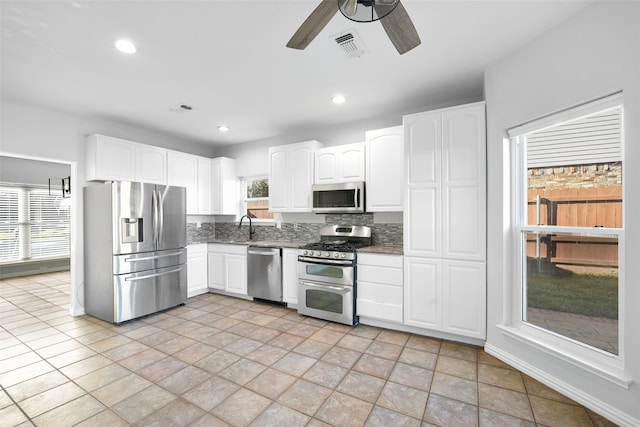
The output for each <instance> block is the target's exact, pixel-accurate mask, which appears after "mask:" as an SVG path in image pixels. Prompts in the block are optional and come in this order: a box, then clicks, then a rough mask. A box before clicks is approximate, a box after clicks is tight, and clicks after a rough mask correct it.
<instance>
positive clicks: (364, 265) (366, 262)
mask: <svg viewBox="0 0 640 427" xmlns="http://www.w3.org/2000/svg"><path fill="white" fill-rule="evenodd" d="M402 289H403V272H402V256H401V255H386V254H358V296H357V300H356V306H357V307H356V313H357V314H358V316H364V317H370V318H374V319H380V320H387V321H391V322H396V323H402V321H403V290H402Z"/></svg>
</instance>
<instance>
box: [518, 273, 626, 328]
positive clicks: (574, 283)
mask: <svg viewBox="0 0 640 427" xmlns="http://www.w3.org/2000/svg"><path fill="white" fill-rule="evenodd" d="M527 302H528V306H529V307H531V308H539V309H543V310H554V311H562V312H565V313H574V314H581V315H584V316H590V317H606V318H609V319H616V320H617V319H618V277H617V275H607V274H584V273H580V274H578V273H571V272H566V271H562V270H555V271H554V272H553V273H551V274H538V273H532V272H529V275H528V278H527Z"/></svg>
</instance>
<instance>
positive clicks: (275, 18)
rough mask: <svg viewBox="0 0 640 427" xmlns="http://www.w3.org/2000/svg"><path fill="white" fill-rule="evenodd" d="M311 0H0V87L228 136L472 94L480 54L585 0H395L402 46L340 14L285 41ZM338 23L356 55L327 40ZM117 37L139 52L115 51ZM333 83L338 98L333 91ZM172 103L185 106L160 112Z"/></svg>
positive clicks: (31, 97) (484, 57)
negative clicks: (409, 30) (416, 38)
mask: <svg viewBox="0 0 640 427" xmlns="http://www.w3.org/2000/svg"><path fill="white" fill-rule="evenodd" d="M319 1H320V0H288V1H274V0H254V1H248V0H230V1H222V0H215V1H214V0H208V1H203V0H199V1H191V0H180V1H146V0H137V1H113V0H109V1H81V0H76V1H55V0H53V1H28V0H20V1H7V0H2V1H0V7H1V15H2V17H1V19H2V21H1V22H2V40H1V49H2V50H1V55H2V56H1V59H2V65H1V67H2V68H1V72H2V74H1V82H2V86H1V90H2V93H3V96H7V97H10V98H17V99H21V100H25V101H27V102H33V103H37V104H43V105H45V106H49V107H54V108H58V109H61V110H65V111H68V112H72V113H79V114H86V115H91V116H96V117H100V118H105V119H109V120H113V121H117V122H122V123H126V124H131V125H136V126H140V127H146V128H152V129H156V130H160V131H162V132H166V133H168V134H170V135H175V136H176V137H180V138H183V139H188V140H193V141H196V142H199V143H204V144H209V145H211V146H224V145H229V144H234V143H241V142H249V141H256V140H261V139H266V138H272V137H275V136H278V135H287V134H292V133H297V132H300V131H301V130H303V129H313V128H322V127H327V126H331V125H339V124H344V123H348V122H354V121H360V120H364V119H368V118H373V117H383V116H385V115H387V114H398V113H401V114H403V113H408V112H415V111H420V110H422V109H424V108H425V107H429V106H434V105H442V104H451V103H453V102H456V101H458V100H462V101H464V100H470V99H482V93H483V92H482V91H483V70H484V69H485V68H486V67H487V66H488V65H490V64H492V63H493V62H495V61H498V60H499V59H500V58H502V57H504V56H505V55H507V54H509V53H510V52H513V51H514V50H517V49H518V48H519V47H520V46H522V45H524V44H526V43H527V42H529V41H530V40H532V39H534V38H536V37H537V36H539V35H540V34H542V33H544V32H545V31H547V30H548V29H550V28H551V27H553V26H555V25H558V24H559V23H560V22H562V21H563V20H565V19H567V18H569V17H570V16H572V15H574V14H576V13H577V12H578V11H579V10H580V9H582V8H583V7H584V6H585V5H586V4H588V3H589V2H588V1H581V0H565V1H557V0H556V1H550V0H530V1H525V0H509V1H508V0H500V1H485V0H474V1H456V0H446V1H429V0H403V4H404V6H405V8H406V10H407V12H408V13H409V15H410V16H411V18H412V20H413V22H414V24H415V26H416V29H417V31H418V33H419V35H420V37H421V39H422V44H421V45H420V46H418V47H417V48H415V49H413V50H412V51H410V52H408V53H406V54H404V55H399V54H398V53H397V52H396V50H395V48H394V47H393V45H392V44H391V42H390V41H389V39H388V38H387V36H386V33H385V32H384V30H383V29H382V26H381V25H380V23H378V22H374V23H366V24H362V23H355V22H352V21H349V20H347V19H346V18H344V17H343V16H342V15H341V14H340V13H338V14H337V15H336V16H335V17H334V18H333V20H332V21H331V22H330V23H329V24H328V25H327V26H326V27H325V29H324V30H323V31H322V32H321V33H320V35H319V36H318V37H317V38H316V39H315V40H314V41H313V42H312V43H311V44H310V45H309V47H307V49H306V50H304V51H299V50H293V49H289V48H286V47H285V44H286V43H287V41H288V40H289V38H290V37H291V36H292V35H293V33H294V32H295V31H296V29H297V28H298V26H299V25H300V24H301V23H302V22H303V21H304V20H305V19H306V17H307V16H308V15H309V14H310V13H311V12H312V10H313V9H314V8H315V6H316V5H317V4H318V3H319ZM348 29H355V30H356V32H357V34H358V35H359V36H360V38H361V39H362V41H363V42H364V45H365V47H366V49H367V53H366V54H364V55H362V56H361V57H359V58H355V59H350V58H347V57H346V56H345V55H344V54H343V53H342V52H341V51H340V50H339V49H338V48H337V47H336V46H335V43H334V42H333V41H332V40H331V39H330V36H332V35H334V34H337V33H340V32H342V31H344V30H348ZM120 37H126V38H129V39H131V40H132V41H134V42H135V43H136V45H137V46H138V52H137V53H136V54H135V55H133V56H126V55H123V54H121V53H119V52H117V51H116V50H115V49H114V48H113V43H114V41H115V40H116V39H117V38H120ZM336 93H343V94H344V95H345V96H346V97H347V102H346V103H345V104H343V105H340V106H337V105H334V104H332V103H331V102H330V98H331V97H332V95H334V94H336ZM179 104H188V105H190V106H192V107H193V110H192V111H190V112H183V113H176V112H172V111H170V109H171V108H172V107H174V106H176V105H179ZM220 124H227V125H229V126H230V127H231V132H228V133H225V134H222V133H219V132H218V131H217V130H216V126H217V125H220Z"/></svg>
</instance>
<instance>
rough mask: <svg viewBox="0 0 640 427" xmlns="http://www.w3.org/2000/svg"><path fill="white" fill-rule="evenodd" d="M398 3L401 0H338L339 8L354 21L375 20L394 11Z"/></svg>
mask: <svg viewBox="0 0 640 427" xmlns="http://www.w3.org/2000/svg"><path fill="white" fill-rule="evenodd" d="M398 3H399V0H338V8H339V9H340V12H341V13H342V14H343V15H344V16H345V17H346V18H348V19H350V20H352V21H356V22H373V21H377V20H379V19H382V18H384V17H385V16H387V15H388V14H390V13H391V12H393V10H394V9H395V8H396V6H397V5H398Z"/></svg>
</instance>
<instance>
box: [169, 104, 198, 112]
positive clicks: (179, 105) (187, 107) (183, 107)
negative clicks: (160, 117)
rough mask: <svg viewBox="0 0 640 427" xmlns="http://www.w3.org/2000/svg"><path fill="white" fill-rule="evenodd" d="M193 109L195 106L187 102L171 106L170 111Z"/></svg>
mask: <svg viewBox="0 0 640 427" xmlns="http://www.w3.org/2000/svg"><path fill="white" fill-rule="evenodd" d="M191 110H193V107H192V106H190V105H187V104H178V105H174V106H173V107H170V108H169V111H172V112H174V113H184V112H186V111H191Z"/></svg>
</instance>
